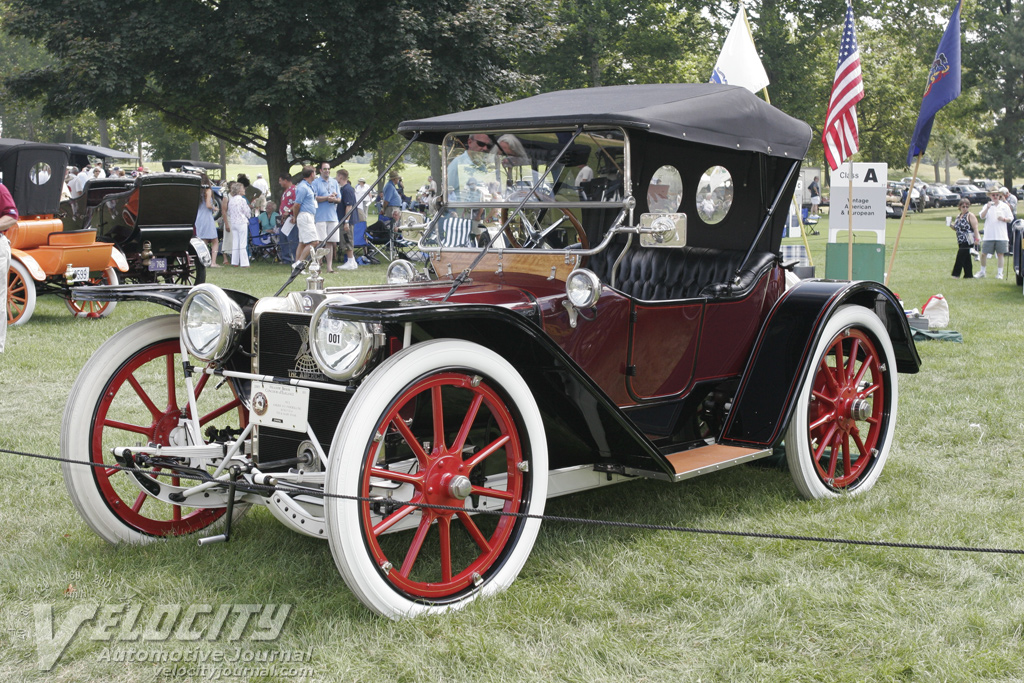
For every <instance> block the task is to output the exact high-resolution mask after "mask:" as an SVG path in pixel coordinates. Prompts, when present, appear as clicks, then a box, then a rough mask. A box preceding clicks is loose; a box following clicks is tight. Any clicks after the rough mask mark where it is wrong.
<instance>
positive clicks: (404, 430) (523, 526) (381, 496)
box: [326, 340, 547, 618]
mask: <svg viewBox="0 0 1024 683" xmlns="http://www.w3.org/2000/svg"><path fill="white" fill-rule="evenodd" d="M349 406H350V407H349V409H348V410H347V411H346V413H345V415H344V417H343V419H342V423H341V425H340V426H339V428H338V431H337V433H336V436H335V443H334V446H333V447H332V454H331V457H330V458H329V460H328V472H327V490H328V492H329V493H330V492H336V493H340V494H343V495H347V496H353V497H359V498H362V499H369V500H360V501H358V502H355V501H351V500H339V499H337V498H329V499H328V500H327V502H326V504H327V521H328V524H327V526H328V534H329V539H330V541H331V550H332V552H333V554H334V558H335V563H336V564H337V565H338V568H339V569H340V570H341V573H342V576H343V577H344V578H345V580H346V582H347V583H348V584H349V586H350V587H351V588H352V590H353V592H354V593H355V594H356V596H357V597H359V599H360V600H362V601H363V602H364V603H365V604H366V605H367V606H368V607H370V608H371V609H374V610H375V611H377V612H379V613H381V614H384V615H386V616H389V617H393V618H398V617H402V616H411V615H413V614H417V613H420V612H424V611H438V610H445V609H453V608H458V607H461V606H462V605H465V604H466V603H468V602H469V601H470V600H472V599H474V598H475V597H477V596H479V595H481V594H488V593H492V592H495V591H498V590H502V589H504V588H506V587H507V586H508V585H510V584H511V582H512V581H513V580H514V579H515V576H516V575H517V574H518V573H519V570H520V569H521V568H522V566H523V564H524V563H525V561H526V558H527V557H528V555H529V552H530V549H531V548H532V546H533V542H534V540H535V538H536V534H537V531H538V529H539V520H532V519H523V518H520V517H516V516H512V515H495V514H485V513H481V512H479V511H481V510H490V511H501V512H505V513H529V514H540V513H541V512H542V511H543V508H544V499H545V496H546V492H547V450H546V443H545V439H544V432H543V425H542V423H541V419H540V414H539V411H538V409H537V406H536V402H535V401H534V400H533V397H532V394H531V393H530V389H529V387H528V386H527V385H526V383H525V382H524V381H523V379H522V377H520V376H519V374H518V373H517V372H516V371H515V369H514V368H512V366H511V365H509V364H508V363H507V361H505V360H504V359H502V358H501V357H500V356H498V355H497V354H495V353H493V352H492V351H489V350H487V349H485V348H483V347H480V346H477V345H475V344H470V343H468V342H463V341H457V340H436V341H432V342H426V343H423V344H418V345H416V346H413V347H411V348H409V349H406V350H403V351H401V352H399V353H398V354H395V355H394V356H392V357H391V358H390V359H388V361H386V362H385V363H383V364H381V366H380V367H379V368H377V370H375V371H374V372H373V373H372V374H371V375H370V377H369V378H368V379H367V381H365V382H364V383H363V384H362V385H361V386H360V388H359V390H358V391H357V392H356V394H355V396H353V398H352V402H351V403H350V404H349ZM423 506H428V507H423ZM429 506H438V507H433V508H432V507H429ZM475 512H476V513H477V514H474V513H475Z"/></svg>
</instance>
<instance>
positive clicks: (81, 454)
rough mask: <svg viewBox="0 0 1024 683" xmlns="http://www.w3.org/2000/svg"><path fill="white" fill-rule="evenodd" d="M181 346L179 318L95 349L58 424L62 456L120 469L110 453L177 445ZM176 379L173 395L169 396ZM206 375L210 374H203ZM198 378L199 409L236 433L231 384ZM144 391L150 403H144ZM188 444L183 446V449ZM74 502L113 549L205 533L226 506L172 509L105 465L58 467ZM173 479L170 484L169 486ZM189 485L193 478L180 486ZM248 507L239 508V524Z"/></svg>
mask: <svg viewBox="0 0 1024 683" xmlns="http://www.w3.org/2000/svg"><path fill="white" fill-rule="evenodd" d="M180 360H181V356H180V349H179V340H178V316H176V315H166V316H161V317H157V318H149V319H147V320H142V321H140V322H137V323H135V324H134V325H130V326H128V327H126V328H125V329H124V330H122V331H121V332H119V333H118V334H115V335H114V336H113V337H111V338H110V339H108V340H107V341H106V343H104V344H103V345H102V346H100V348H99V349H97V351H96V353H94V354H93V356H92V358H90V359H89V361H88V362H87V363H86V364H85V366H84V367H83V368H82V371H81V373H80V374H79V375H78V379H77V380H76V381H75V385H74V387H73V388H72V389H71V395H70V397H69V398H68V402H67V406H66V407H65V409H64V419H63V423H62V426H61V434H60V448H61V456H62V457H64V458H68V459H71V460H75V461H79V462H82V461H86V462H93V463H103V464H105V465H116V464H117V462H116V461H115V460H114V458H113V456H112V455H111V452H110V449H111V448H112V447H113V446H115V445H121V446H133V445H135V443H137V442H143V443H148V442H154V443H159V444H162V445H168V444H169V443H172V442H174V443H176V444H180V440H181V438H182V436H181V435H182V433H183V432H182V430H181V428H180V425H179V422H178V417H179V415H180V412H181V410H183V409H184V410H187V402H186V400H185V394H184V384H183V380H182V369H181V362H180ZM170 373H173V376H174V378H175V382H174V385H173V389H174V396H173V398H172V396H171V388H172V387H171V384H170V380H169V377H170ZM204 377H208V375H204ZM200 382H202V380H201V379H199V380H197V383H196V387H197V392H199V398H198V399H197V407H198V409H199V413H200V414H201V415H204V416H210V415H213V414H214V413H215V412H217V411H218V410H221V409H223V412H222V413H221V414H220V415H215V416H213V417H210V418H209V419H205V418H204V419H205V422H204V426H205V424H206V423H213V422H214V421H215V420H216V421H217V422H216V424H217V425H218V426H222V427H223V426H225V423H230V425H231V426H233V427H238V426H240V425H241V424H243V423H244V421H245V420H246V419H248V411H247V409H246V408H245V407H244V406H243V405H242V403H241V402H240V401H239V400H238V398H237V396H236V395H235V394H234V392H233V390H232V389H231V385H230V383H226V384H224V386H223V387H222V388H221V389H220V390H217V389H216V388H215V383H214V382H210V383H209V386H206V383H205V382H202V384H203V385H204V386H203V388H202V391H200V390H199V388H200ZM140 391H141V392H143V393H145V394H146V396H147V397H148V400H144V399H142V398H141V394H140V393H139V392H140ZM181 445H183V444H181ZM61 472H62V473H63V475H64V483H65V485H66V486H67V489H68V494H69V495H70V496H71V502H72V503H73V504H74V506H75V508H76V509H77V510H78V512H79V514H81V515H82V518H83V519H85V521H86V523H87V524H88V525H89V526H90V527H91V528H92V529H93V531H95V532H96V533H97V534H98V535H99V536H100V537H101V538H103V539H105V540H107V541H109V542H110V543H148V542H151V541H153V540H155V539H157V538H162V537H165V536H178V535H184V534H190V533H194V532H196V531H200V530H201V529H205V528H207V527H209V526H211V525H212V524H214V523H215V522H217V521H219V520H220V519H222V518H223V516H224V512H225V510H224V508H192V507H184V506H178V505H171V504H170V503H164V502H162V501H160V500H157V499H154V498H151V497H149V496H146V495H145V494H143V493H142V491H141V489H140V488H139V486H138V484H137V483H136V482H135V481H134V480H132V478H131V477H132V475H130V474H128V473H127V472H124V471H111V470H109V469H108V468H103V467H91V466H87V465H74V464H70V463H61ZM168 479H169V478H167V477H161V478H159V480H160V481H161V482H167V481H168ZM172 481H173V480H172ZM181 483H182V484H183V485H185V486H189V485H191V484H190V483H189V482H188V480H184V479H183V480H181ZM246 507H248V506H247V505H243V504H238V505H235V518H237V517H239V516H240V515H241V514H242V513H244V511H245V508H246Z"/></svg>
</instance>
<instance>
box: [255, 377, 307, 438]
mask: <svg viewBox="0 0 1024 683" xmlns="http://www.w3.org/2000/svg"><path fill="white" fill-rule="evenodd" d="M250 398H251V401H250V403H249V405H250V406H251V408H250V409H249V420H250V421H252V422H254V423H255V424H258V425H262V426H264V427H277V428H279V429H287V430H288V431H292V432H305V431H306V412H307V411H308V410H309V389H306V388H304V387H292V386H288V385H285V384H270V383H266V382H258V381H254V382H253V383H252V393H251V394H250Z"/></svg>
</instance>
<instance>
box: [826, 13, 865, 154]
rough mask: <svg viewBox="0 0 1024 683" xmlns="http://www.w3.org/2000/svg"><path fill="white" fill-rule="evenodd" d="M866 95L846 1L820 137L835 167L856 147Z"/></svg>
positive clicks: (851, 16)
mask: <svg viewBox="0 0 1024 683" xmlns="http://www.w3.org/2000/svg"><path fill="white" fill-rule="evenodd" d="M862 99H864V82H863V81H861V79H860V51H859V50H858V49H857V35H856V32H855V31H854V28H853V5H850V4H849V3H847V5H846V25H845V26H844V27H843V39H842V40H841V41H840V42H839V66H837V67H836V78H835V80H834V81H833V82H832V97H831V98H830V99H829V102H828V112H827V113H826V114H825V130H824V132H822V134H821V141H822V143H823V144H824V145H825V159H826V160H827V161H828V165H829V167H830V168H831V169H832V170H833V171H834V170H836V169H837V168H839V164H841V163H843V162H844V161H846V160H847V159H848V158H850V156H852V155H853V154H854V153H856V151H857V147H858V139H857V109H856V106H857V103H858V102H860V101H861V100H862Z"/></svg>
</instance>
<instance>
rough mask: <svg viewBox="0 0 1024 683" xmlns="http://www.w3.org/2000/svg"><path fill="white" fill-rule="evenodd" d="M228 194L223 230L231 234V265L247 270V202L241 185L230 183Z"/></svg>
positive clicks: (248, 214)
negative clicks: (226, 213)
mask: <svg viewBox="0 0 1024 683" xmlns="http://www.w3.org/2000/svg"><path fill="white" fill-rule="evenodd" d="M230 193H231V199H229V200H228V215H227V220H226V221H225V222H224V229H225V230H227V231H230V232H231V265H233V266H241V267H243V268H248V267H249V254H248V252H247V251H246V249H245V248H246V246H247V245H248V243H249V216H250V214H251V211H250V210H249V202H247V201H246V200H245V187H244V186H243V185H242V183H232V185H231V189H230Z"/></svg>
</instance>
